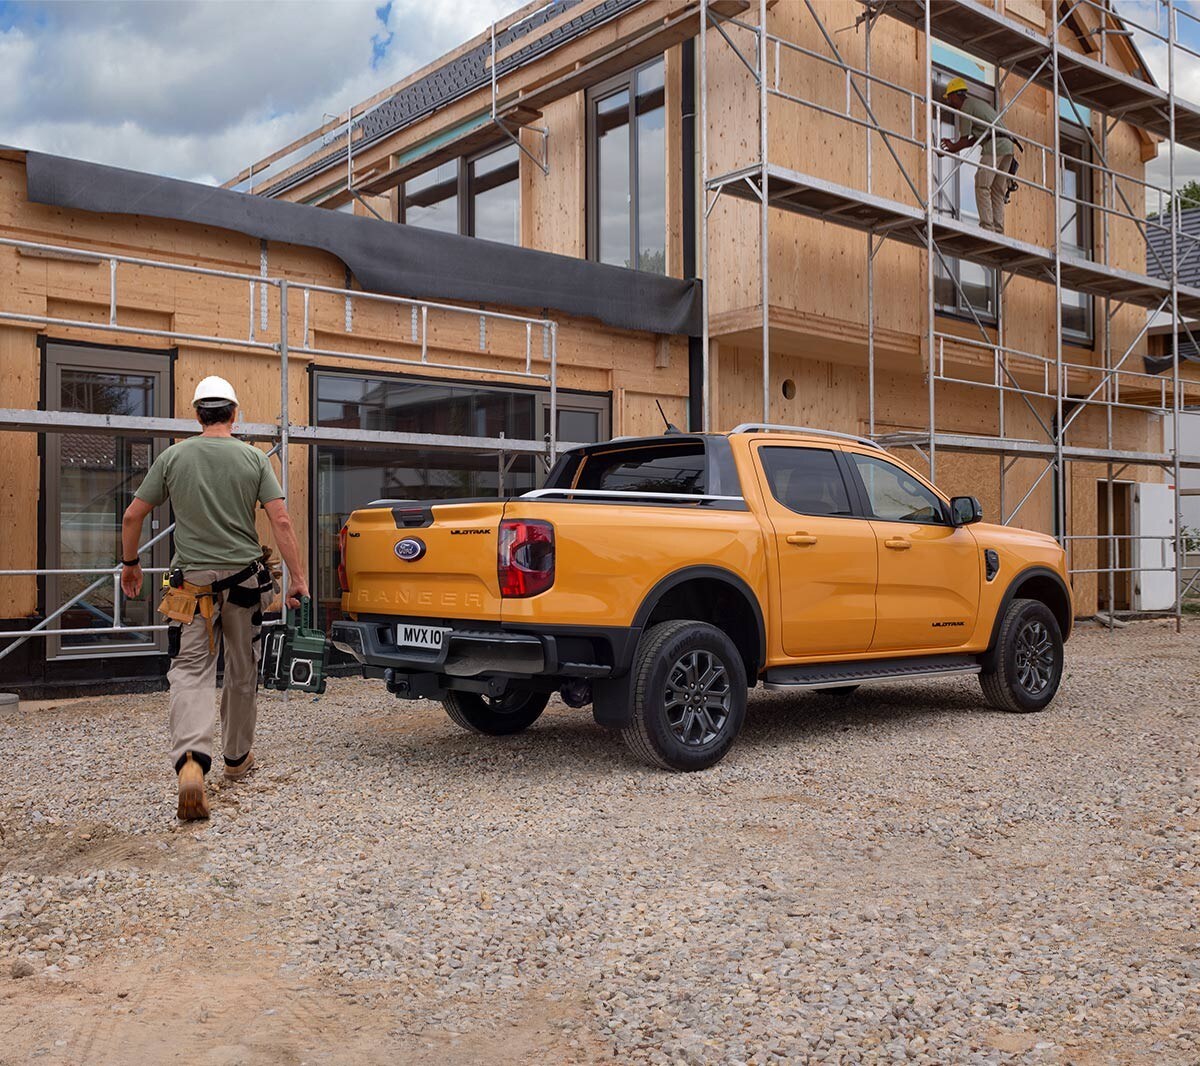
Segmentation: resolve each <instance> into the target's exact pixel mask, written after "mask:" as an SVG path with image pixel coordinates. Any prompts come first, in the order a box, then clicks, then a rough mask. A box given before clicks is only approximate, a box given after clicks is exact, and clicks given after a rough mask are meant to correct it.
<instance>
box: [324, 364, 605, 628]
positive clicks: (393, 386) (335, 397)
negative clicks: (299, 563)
mask: <svg viewBox="0 0 1200 1066" xmlns="http://www.w3.org/2000/svg"><path fill="white" fill-rule="evenodd" d="M313 415H314V422H315V424H316V425H318V426H322V427H325V428H331V429H376V430H386V431H389V432H406V433H439V434H447V435H453V436H463V437H499V436H500V435H501V434H503V435H504V436H507V437H512V438H517V439H521V440H531V439H536V438H537V437H539V436H540V434H539V433H538V432H537V431H536V430H537V427H542V428H543V429H549V425H550V422H549V418H550V395H549V393H548V392H545V391H541V390H535V389H520V388H504V387H502V386H492V385H476V384H475V383H473V382H466V381H438V380H436V379H431V378H414V377H402V376H390V375H384V374H369V375H367V374H354V373H348V372H343V371H334V370H318V371H316V372H314V374H313ZM610 417H611V415H610V402H609V398H608V397H607V396H602V395H595V394H587V393H573V392H572V393H568V392H564V391H562V390H559V394H558V427H559V434H560V439H562V440H564V441H569V442H570V443H575V444H590V443H594V442H595V441H600V440H607V439H608V436H609V419H610ZM313 453H314V454H313V461H312V469H313V478H314V486H313V489H314V491H313V492H312V499H313V518H312V526H311V528H313V529H315V531H316V532H315V535H314V536H313V538H312V540H313V544H314V557H313V565H312V572H313V574H314V575H315V580H314V587H315V589H316V596H317V599H318V602H319V605H320V617H321V622H322V624H327V623H328V622H329V621H330V620H331V619H334V618H337V617H338V614H337V611H338V608H339V605H340V603H341V594H340V591H339V588H338V583H337V534H338V530H339V529H341V527H342V525H343V524H344V523H345V521H346V519H347V517H348V516H349V515H350V512H351V511H353V510H354V509H355V508H358V507H363V506H365V505H366V504H368V503H370V502H371V501H372V500H378V499H389V498H391V499H397V498H402V499H409V500H445V499H455V498H461V497H470V496H497V495H499V494H500V492H501V488H503V492H504V495H506V496H511V495H518V494H520V493H522V492H527V491H528V490H530V489H533V488H536V487H537V485H538V483H539V481H540V479H541V477H542V476H543V468H542V464H541V462H540V461H539V460H538V459H537V457H535V456H531V455H521V456H517V457H516V458H515V459H514V460H513V462H512V465H511V466H510V467H509V468H508V469H507V471H506V472H505V474H504V480H503V486H502V485H501V479H500V472H499V468H498V465H497V461H496V454H495V453H494V452H492V453H490V454H489V453H485V452H474V451H466V450H451V449H440V448H439V449H436V450H432V449H428V448H422V447H411V448H397V447H391V446H389V447H387V448H372V447H363V446H355V445H351V444H347V445H321V446H320V447H318V448H314V449H313Z"/></svg>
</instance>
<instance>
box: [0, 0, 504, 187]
mask: <svg viewBox="0 0 1200 1066" xmlns="http://www.w3.org/2000/svg"><path fill="white" fill-rule="evenodd" d="M514 4H515V0H455V2H454V3H442V2H438V3H429V2H427V0H393V2H392V3H391V4H385V5H383V6H380V5H377V4H375V3H370V2H360V0H346V2H326V3H317V2H298V0H281V2H271V3H267V2H262V0H242V2H239V3H218V2H213V0H209V2H203V0H200V2H195V0H186V2H185V0H181V2H176V3H104V4H99V3H95V4H93V3H47V4H37V5H32V4H31V5H5V6H3V7H2V8H0V17H2V18H3V20H4V21H3V22H2V23H0V142H3V143H6V144H11V145H16V146H18V147H22V148H33V149H39V150H42V151H47V152H54V153H57V154H60V155H68V156H73V157H75V158H79V159H91V160H95V161H98V162H104V163H112V164H115V165H118V166H125V167H130V168H133V169H136V170H146V171H151V172H154V173H161V174H169V175H172V176H176V177H183V178H190V179H193V180H198V181H223V180H225V179H226V178H229V177H232V176H233V174H235V173H236V172H238V171H239V170H241V169H242V168H243V167H244V166H245V165H246V164H248V163H249V162H251V161H252V160H254V159H256V158H260V157H261V156H264V155H266V154H267V153H269V152H271V151H272V150H274V149H275V148H277V147H280V146H282V145H283V144H284V143H286V142H287V141H289V140H291V139H292V138H294V137H296V136H299V135H300V134H302V133H304V132H307V131H308V130H310V129H313V128H315V127H316V126H318V125H320V124H321V122H322V119H323V116H324V115H325V114H326V113H338V112H341V111H343V110H344V109H345V108H346V107H348V106H350V105H351V104H354V103H357V102H359V101H360V100H363V99H365V98H367V97H369V96H371V95H373V94H374V93H376V92H378V91H379V90H380V89H383V88H386V87H387V86H388V85H390V84H392V83H393V82H396V81H399V80H400V79H401V78H403V77H405V76H406V75H407V74H409V73H411V72H412V71H413V70H415V69H417V68H418V67H421V66H423V65H424V64H426V63H428V62H430V61H431V60H433V59H436V58H437V57H438V56H439V55H441V54H443V53H445V52H447V51H449V50H451V49H453V48H455V47H457V46H458V45H459V44H461V43H462V42H463V41H465V40H467V39H468V38H470V37H472V36H473V35H475V34H476V33H479V32H480V31H481V30H483V29H485V28H486V27H487V25H488V24H489V23H490V22H491V21H492V20H493V19H496V18H499V17H501V16H502V15H503V14H505V13H506V12H507V11H508V10H509V9H511V8H512V7H513V6H514ZM384 42H386V44H387V46H386V48H385V49H383V51H382V55H377V54H376V52H377V49H376V45H377V44H379V45H382V44H383V43H384Z"/></svg>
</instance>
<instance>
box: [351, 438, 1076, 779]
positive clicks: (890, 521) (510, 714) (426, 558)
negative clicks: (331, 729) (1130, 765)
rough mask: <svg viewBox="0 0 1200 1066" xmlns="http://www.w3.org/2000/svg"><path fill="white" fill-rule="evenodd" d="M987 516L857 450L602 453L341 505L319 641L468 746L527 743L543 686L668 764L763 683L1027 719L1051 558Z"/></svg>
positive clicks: (727, 741) (1055, 680)
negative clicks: (966, 700) (940, 687)
mask: <svg viewBox="0 0 1200 1066" xmlns="http://www.w3.org/2000/svg"><path fill="white" fill-rule="evenodd" d="M980 519H981V511H980V507H979V503H978V501H977V500H976V499H975V498H974V497H971V496H957V497H955V498H954V499H949V498H947V497H946V496H944V495H942V493H940V492H939V491H938V490H937V489H936V488H934V487H933V486H932V485H930V484H929V483H928V482H927V481H926V480H925V479H924V478H923V477H921V475H920V474H918V473H916V472H915V471H914V470H912V469H910V468H909V467H907V466H905V465H904V464H903V463H901V462H900V461H899V460H897V459H895V458H894V457H892V456H891V455H889V454H888V453H887V452H885V451H884V450H883V449H882V448H880V447H879V446H878V445H876V444H875V443H873V442H872V441H870V440H867V439H864V438H857V437H851V436H847V435H842V434H836V433H830V432H823V431H820V430H811V429H802V428H797V427H783V426H765V425H744V426H739V427H738V428H737V429H735V430H733V431H732V432H731V433H729V434H720V435H718V434H682V433H678V432H677V431H676V432H668V434H666V435H664V436H662V437H648V438H637V439H624V440H614V441H608V442H606V443H603V444H592V445H588V446H586V447H581V448H576V449H573V450H571V451H568V452H566V453H564V454H563V455H562V457H561V458H560V459H559V461H558V463H557V464H556V465H555V467H554V469H553V470H552V471H551V472H550V474H549V476H548V480H547V485H546V487H545V488H543V489H538V490H536V491H534V492H528V493H526V494H525V495H523V496H519V497H515V498H510V499H486V500H446V501H432V502H424V503H422V502H417V501H413V500H380V501H377V502H375V503H373V504H371V505H370V506H369V507H366V508H363V509H362V510H358V511H355V512H354V513H353V514H352V515H351V516H350V519H349V521H348V522H347V524H346V526H345V527H344V528H343V529H342V533H341V537H340V560H339V575H340V579H341V583H342V587H343V589H344V593H343V597H342V607H343V610H344V611H345V612H346V614H347V615H348V619H347V620H344V621H339V622H335V623H334V626H333V632H332V638H333V641H334V643H335V645H336V646H337V647H338V648H340V649H341V650H342V651H343V652H346V653H347V654H349V655H351V656H353V657H354V658H355V659H356V660H357V661H358V663H359V664H361V668H362V672H363V674H364V676H368V677H379V678H381V679H382V680H384V681H385V682H386V685H387V688H388V690H389V691H390V692H392V693H394V694H395V695H397V696H400V697H404V698H416V697H425V698H429V699H440V700H441V701H442V702H443V703H444V705H445V707H446V710H447V712H448V713H449V715H450V717H451V718H452V719H453V720H454V721H455V722H457V723H458V724H459V725H461V726H463V727H464V728H466V729H471V730H475V731H477V732H480V733H486V734H491V735H503V734H509V733H516V732H519V731H520V730H522V729H525V728H527V727H528V726H529V725H531V724H532V723H533V722H534V721H535V720H536V719H537V718H538V716H539V715H540V714H541V713H542V711H543V710H544V708H545V706H546V703H547V701H548V700H549V698H550V696H551V694H553V693H555V692H558V693H560V694H561V695H562V698H563V700H564V701H565V702H566V703H567V704H569V705H570V706H572V707H583V706H586V705H587V704H589V703H590V704H591V705H592V712H593V715H594V717H595V719H596V721H597V722H598V723H599V724H601V725H603V726H607V727H609V728H612V729H618V730H620V731H621V732H622V734H623V736H624V738H625V740H626V742H627V743H628V745H629V747H630V748H631V749H632V750H633V751H634V752H635V753H636V754H637V755H638V756H640V757H641V758H642V759H644V760H646V761H647V762H649V763H651V764H654V765H657V766H662V767H667V768H671V769H676V770H699V769H703V768H704V767H707V766H711V765H712V764H713V763H715V762H717V761H718V760H719V759H720V758H722V757H723V756H724V755H725V753H726V752H727V751H728V750H729V747H730V745H732V744H733V742H734V740H735V738H736V737H737V735H738V731H739V730H740V729H741V726H742V721H743V718H744V717H745V713H746V693H747V690H748V689H749V688H751V687H753V686H754V685H755V684H757V683H758V682H760V681H761V682H762V683H763V684H764V685H765V686H766V687H767V688H772V689H777V688H788V689H810V690H811V689H816V690H818V691H822V692H825V691H829V692H837V693H842V694H848V693H850V692H852V691H853V690H854V689H855V688H856V687H858V686H859V685H860V684H868V683H874V682H881V681H902V680H910V679H918V678H933V677H944V676H959V675H964V674H977V675H978V676H979V680H980V683H981V686H982V689H983V695H984V696H985V697H986V698H987V700H988V702H989V703H991V704H992V705H994V706H996V707H1000V708H1002V709H1004V710H1008V711H1039V710H1041V709H1042V708H1044V707H1045V706H1046V705H1047V704H1048V703H1049V702H1050V700H1051V699H1052V698H1053V697H1054V694H1055V692H1056V691H1057V689H1058V685H1059V681H1060V679H1061V677H1062V670H1063V643H1064V641H1065V640H1066V637H1067V635H1068V634H1069V632H1070V629H1071V619H1072V603H1071V592H1070V586H1069V584H1068V579H1067V573H1066V566H1065V560H1064V555H1063V551H1062V548H1061V547H1060V546H1059V545H1058V543H1057V542H1056V541H1055V540H1054V539H1052V538H1051V537H1048V536H1046V535H1044V534H1042V533H1034V532H1030V531H1028V530H1022V529H1014V528H1010V527H1007V526H999V525H985V524H983V523H982V522H981V520H980Z"/></svg>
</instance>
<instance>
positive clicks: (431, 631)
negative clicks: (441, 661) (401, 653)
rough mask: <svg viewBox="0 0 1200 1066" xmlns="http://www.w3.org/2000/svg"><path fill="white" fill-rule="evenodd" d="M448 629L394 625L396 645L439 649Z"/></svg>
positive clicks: (432, 649)
mask: <svg viewBox="0 0 1200 1066" xmlns="http://www.w3.org/2000/svg"><path fill="white" fill-rule="evenodd" d="M449 632H450V630H449V629H447V628H444V627H440V626H408V625H398V626H397V627H396V645H397V647H401V648H424V649H425V650H426V651H441V650H442V645H443V644H445V642H446V634H447V633H449Z"/></svg>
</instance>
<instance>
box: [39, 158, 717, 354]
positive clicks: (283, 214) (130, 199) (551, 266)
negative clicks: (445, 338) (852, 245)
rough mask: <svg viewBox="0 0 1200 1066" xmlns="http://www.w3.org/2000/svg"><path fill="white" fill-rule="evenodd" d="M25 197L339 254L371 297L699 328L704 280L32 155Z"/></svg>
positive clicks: (664, 328)
mask: <svg viewBox="0 0 1200 1066" xmlns="http://www.w3.org/2000/svg"><path fill="white" fill-rule="evenodd" d="M25 166H26V182H27V193H28V196H29V199H30V200H31V201H32V202H34V203H40V204H51V205H53V206H56V207H65V208H70V209H73V210H77V211H96V212H103V213H108V214H120V215H142V216H147V217H151V218H169V219H175V220H177V221H180V222H191V223H195V224H197V225H201V226H215V227H217V228H220V229H227V230H233V231H235V232H237V233H244V234H246V235H247V236H250V237H257V238H259V239H261V240H267V241H279V242H282V243H285V244H296V245H301V246H303V247H308V248H320V249H322V250H323V251H326V252H329V253H331V254H332V255H335V256H337V257H338V258H339V259H340V260H341V261H342V262H343V263H345V264H346V266H347V267H348V268H349V270H350V272H351V273H352V274H353V275H354V277H355V278H356V279H357V281H358V283H359V284H360V285H361V286H362V287H363V289H365V290H367V291H369V292H379V293H387V294H390V295H394V296H405V297H409V298H411V299H417V300H443V301H455V302H460V303H472V304H476V303H477V304H498V305H501V306H503V307H519V308H526V309H532V310H533V311H534V312H535V313H538V314H540V313H541V312H542V311H543V309H545V310H546V311H549V312H553V311H559V312H562V313H564V314H568V315H582V316H585V317H588V318H596V319H599V320H600V321H601V322H603V323H605V324H606V325H609V326H615V327H617V328H619V329H632V330H645V331H648V332H651V333H668V334H686V335H689V336H696V335H698V334H699V333H700V327H701V322H700V282H699V281H696V280H690V281H681V280H680V279H678V278H668V277H663V276H661V275H658V274H649V273H645V272H643V271H637V270H628V269H625V268H624V267H615V266H607V265H605V264H602V263H595V262H592V261H591V260H587V259H576V258H574V257H572V256H565V255H555V254H553V253H551V252H541V251H537V250H535V249H531V248H514V247H511V246H509V245H506V244H497V243H495V242H493V241H485V240H480V239H478V238H475V237H460V236H458V235H457V234H451V233H436V232H434V231H432V230H425V229H420V228H419V227H416V226H404V225H399V224H397V223H394V222H383V221H380V220H378V219H373V218H359V217H356V216H354V215H348V214H344V213H342V212H340V211H330V210H329V209H327V208H323V207H309V206H306V205H304V204H293V203H287V202H284V201H280V200H268V199H265V198H263V197H261V196H252V195H249V194H247V193H240V192H233V191H232V190H230V189H219V188H215V187H213V186H210V185H199V184H197V183H195V182H190V181H180V180H179V179H177V178H163V177H159V176H157V175H154V174H143V173H141V172H140V171H136V170H123V169H121V168H119V167H109V166H102V165H100V164H99V163H85V162H83V161H81V160H78V159H67V158H64V157H62V156H54V155H45V154H43V153H41V152H27V153H26V163H25Z"/></svg>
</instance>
